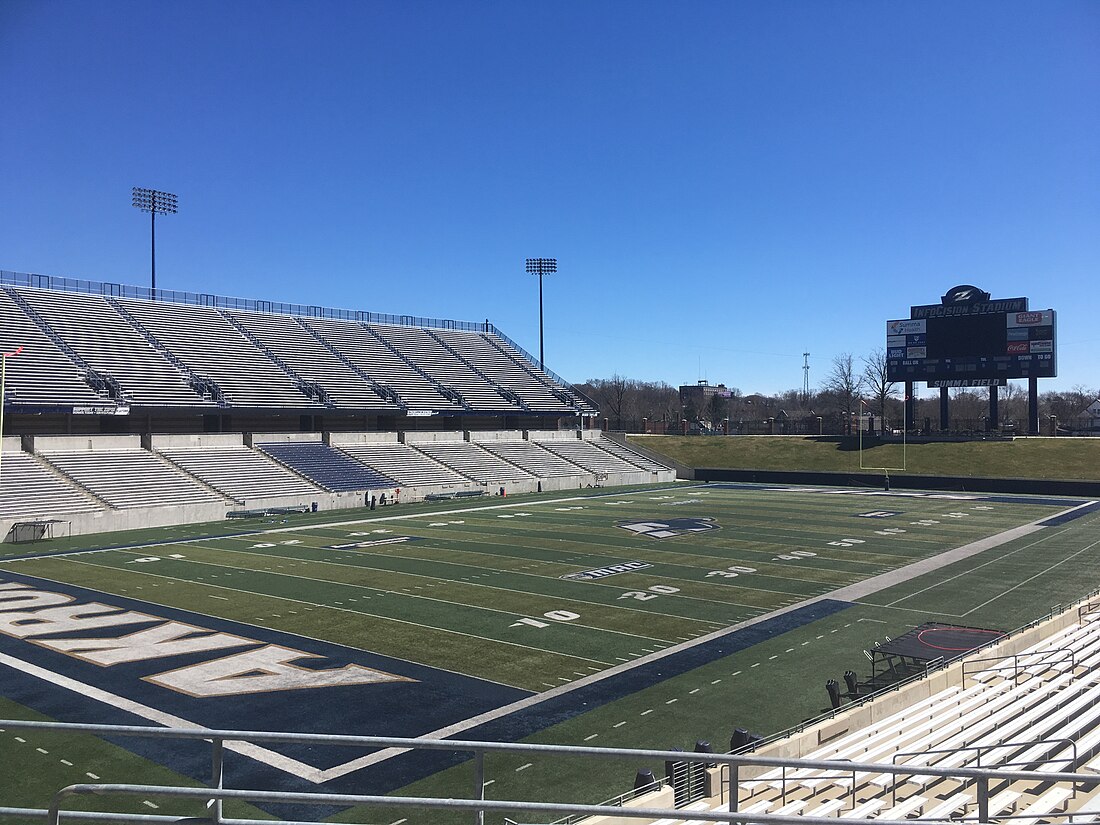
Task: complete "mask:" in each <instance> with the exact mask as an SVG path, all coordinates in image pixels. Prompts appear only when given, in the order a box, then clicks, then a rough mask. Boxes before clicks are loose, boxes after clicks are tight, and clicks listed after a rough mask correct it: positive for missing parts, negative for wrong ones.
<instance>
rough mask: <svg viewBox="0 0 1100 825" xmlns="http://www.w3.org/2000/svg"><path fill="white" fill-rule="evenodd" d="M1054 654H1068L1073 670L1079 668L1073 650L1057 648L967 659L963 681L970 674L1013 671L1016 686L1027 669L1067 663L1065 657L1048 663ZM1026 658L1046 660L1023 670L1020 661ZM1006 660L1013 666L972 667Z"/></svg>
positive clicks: (1030, 663) (964, 663) (1025, 666)
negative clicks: (1048, 655)
mask: <svg viewBox="0 0 1100 825" xmlns="http://www.w3.org/2000/svg"><path fill="white" fill-rule="evenodd" d="M1052 653H1068V654H1069V666H1070V667H1071V668H1074V667H1077V655H1076V653H1075V652H1074V650H1073V648H1069V647H1055V648H1051V649H1050V650H1041V651H1036V652H1034V653H1012V654H1009V655H1005V656H986V657H984V658H982V659H967V660H966V661H965V662H963V669H962V680H963V682H965V681H966V677H967V674H968V672H969V673H970V674H973V673H978V672H982V671H987V672H990V673H997V672H999V671H1002V670H1011V671H1012V681H1013V682H1015V683H1016V684H1019V681H1020V674H1021V671H1022V670H1024V669H1026V668H1033V667H1046V666H1050V665H1056V664H1059V663H1061V662H1064V661H1065V657H1063V658H1062V659H1056V660H1055V659H1051V660H1049V661H1048V660H1047V659H1046V658H1045V657H1046V656H1047V654H1052ZM1025 656H1043V657H1044V658H1042V659H1040V660H1039V661H1037V662H1029V663H1028V664H1026V665H1024V666H1023V667H1022V668H1021V666H1020V659H1021V658H1023V657H1025ZM1005 659H1012V664H1011V665H1005V666H1004V667H977V668H971V665H980V664H982V663H983V662H1003V661H1004V660H1005Z"/></svg>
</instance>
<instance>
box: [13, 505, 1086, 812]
mask: <svg viewBox="0 0 1100 825" xmlns="http://www.w3.org/2000/svg"><path fill="white" fill-rule="evenodd" d="M882 492H883V491H869V490H862V491H856V490H844V491H839V490H827V489H808V488H783V487H765V486H759V487H754V486H738V485H702V486H691V485H673V486H669V487H667V488H645V489H641V490H637V489H633V490H585V491H577V492H576V493H573V492H569V493H557V494H551V493H547V494H541V495H532V496H525V497H518V498H515V499H513V498H511V497H509V498H508V499H499V498H496V499H492V500H478V501H467V502H464V503H462V502H449V503H445V504H436V505H425V504H420V505H407V506H405V505H402V506H398V507H390V508H385V509H382V510H378V511H373V512H371V511H346V512H340V513H329V514H324V513H321V514H316V515H311V516H307V517H301V519H300V520H295V518H293V517H292V518H289V519H284V520H281V521H277V522H276V521H268V522H249V523H233V524H227V525H218V526H214V527H209V526H208V527H207V528H172V529H171V530H159V531H148V533H143V534H136V535H130V536H126V537H124V540H125V541H127V542H128V543H129V545H130V546H127V547H118V548H114V549H111V547H110V544H111V543H113V542H116V541H119V540H120V539H119V537H116V536H96V537H84V538H78V539H71V540H67V541H58V542H53V543H50V544H49V545H33V546H30V547H33V550H31V551H30V552H28V546H19V547H13V546H11V545H4V550H3V554H4V556H5V557H6V558H3V559H0V579H3V578H4V574H5V573H8V574H19V575H21V576H31V577H35V579H36V580H45V581H48V582H56V583H65V584H71V585H77V586H80V587H83V588H87V589H90V590H92V591H96V592H98V593H102V594H109V595H113V596H120V597H125V598H127V599H134V600H138V601H140V602H143V603H147V604H149V605H151V606H158V605H159V606H164V607H170V608H180V609H183V610H187V611H191V612H192V613H194V614H196V615H198V616H204V617H211V618H212V619H225V620H230V621H233V622H237V623H240V624H241V625H247V626H251V627H253V628H266V629H270V630H272V631H282V632H285V633H290V634H296V635H297V636H299V637H305V638H306V639H312V640H321V641H325V642H332V643H336V644H339V645H345V646H348V647H350V648H354V649H359V650H365V651H370V652H372V653H376V654H381V655H383V656H388V657H393V658H394V659H397V660H402V661H405V662H411V663H415V664H417V665H422V666H426V667H428V668H432V669H437V670H438V671H439V672H441V673H446V674H457V675H460V676H463V677H475V678H476V679H479V680H484V681H485V682H487V683H491V684H493V685H497V686H502V687H503V688H507V689H510V690H518V691H523V692H526V693H530V694H537V695H542V694H546V695H547V696H552V697H554V700H555V701H556V702H557V703H558V705H556V707H559V708H566V709H567V712H564V713H562V714H560V715H559V716H556V717H554V718H553V719H551V720H550V722H549V723H547V724H546V725H544V726H542V727H541V728H539V729H537V730H527V731H524V736H523V737H522V738H523V739H524V741H531V742H553V743H558V744H586V745H595V746H614V747H632V746H633V747H673V746H677V747H684V748H687V749H691V748H692V746H693V745H694V743H695V741H696V740H707V741H710V742H712V743H714V745H715V747H716V749H722V750H724V749H725V747H726V744H727V742H728V739H729V735H730V732H731V730H732V729H733V728H735V727H746V728H750V729H752V730H754V731H757V732H760V733H762V734H770V733H773V732H775V731H778V730H781V729H783V728H786V727H788V726H790V725H794V724H797V723H799V722H800V721H801V720H803V719H807V718H810V717H813V716H815V715H817V714H818V713H820V712H821V711H822V710H824V709H825V707H826V705H827V701H826V694H825V691H824V683H825V681H826V679H829V678H837V679H839V678H840V676H841V674H842V673H843V671H844V670H846V669H849V668H850V669H853V670H856V671H857V672H860V673H861V675H866V671H867V665H868V663H867V660H866V658H865V657H864V654H863V651H864V650H865V649H866V648H869V647H870V646H872V645H873V644H874V643H875V642H876V641H878V640H880V639H884V638H885V637H887V636H897V635H900V634H901V633H904V632H905V631H906V630H908V629H910V628H912V627H915V626H916V625H918V624H920V623H922V622H924V621H929V620H934V621H941V622H946V623H952V624H960V625H968V626H977V627H988V628H995V629H1001V630H1009V629H1013V628H1015V627H1018V626H1020V625H1022V624H1024V623H1026V622H1028V621H1031V620H1033V619H1035V618H1036V617H1038V616H1040V615H1043V614H1044V613H1046V612H1048V611H1049V610H1050V609H1051V608H1052V607H1053V606H1055V605H1058V604H1061V603H1068V602H1069V601H1071V600H1073V599H1076V598H1080V597H1082V596H1084V595H1087V594H1088V593H1090V592H1092V591H1093V590H1094V589H1095V588H1096V587H1097V586H1098V585H1100V577H1098V576H1097V575H1096V572H1095V571H1096V569H1097V567H1096V565H1097V562H1098V561H1100V540H1098V536H1097V529H1096V528H1097V526H1098V525H1100V518H1098V515H1097V513H1096V512H1094V511H1091V512H1086V514H1085V515H1083V516H1082V517H1080V518H1077V519H1075V520H1069V521H1066V522H1065V523H1062V524H1057V525H1055V526H1048V527H1041V528H1038V529H1032V530H1024V531H1020V532H1019V534H1018V535H1017V534H1015V533H1012V532H1010V531H1013V530H1015V529H1017V528H1020V527H1021V526H1023V525H1029V524H1033V523H1036V522H1041V521H1043V520H1046V519H1050V518H1051V517H1054V516H1056V515H1058V514H1059V513H1062V512H1064V511H1066V510H1070V509H1071V508H1073V507H1076V506H1079V505H1081V504H1082V503H1083V502H1082V501H1081V500H1072V501H1071V500H1061V501H1059V500H1055V499H1035V498H1028V497H1011V496H985V495H981V494H974V495H947V494H944V495H932V494H911V493H905V492H902V493H897V492H896V491H895V493H894V494H890V495H885V494H882ZM228 531H236V534H225V535H216V536H210V534H211V533H213V532H222V533H228ZM199 535H207V536H209V537H206V538H191V537H192V536H199ZM967 547H970V551H969V552H964V553H961V554H959V557H958V559H957V560H955V561H953V562H951V563H949V564H945V565H942V566H936V565H932V566H930V567H929V568H928V569H927V570H924V571H922V572H921V573H920V575H916V574H915V573H913V572H912V571H907V570H905V569H904V568H906V566H908V565H911V564H913V563H914V562H918V561H921V560H930V559H933V558H935V557H938V556H941V554H943V553H945V552H946V551H953V550H956V549H957V548H967ZM51 553H52V554H54V555H49V554H51ZM892 571H898V572H897V575H896V578H895V579H890V578H887V577H884V574H890V573H891V572H892ZM875 577H879V578H877V579H876V578H875ZM868 580H874V584H873V585H870V586H865V587H864V589H863V590H862V591H852V590H847V591H845V590H843V588H849V587H850V586H852V585H856V584H857V583H859V582H866V581H868ZM836 591H840V593H839V594H837V595H836V596H835V598H837V599H840V600H841V602H842V603H838V604H837V606H836V607H834V608H833V609H832V612H830V613H828V615H821V616H819V617H816V618H812V619H811V620H792V621H791V622H790V623H788V624H787V625H783V624H782V623H780V624H779V625H777V627H778V629H777V630H776V631H775V632H773V633H771V634H770V635H768V636H767V637H766V638H760V639H758V640H756V641H754V642H753V643H752V644H748V645H744V646H742V647H741V648H740V649H733V648H734V647H737V646H736V645H734V646H732V647H731V648H730V650H729V652H728V653H724V654H722V655H710V656H708V657H703V658H702V659H700V660H699V661H698V663H697V664H695V665H693V666H691V667H687V668H684V667H680V668H679V669H677V668H670V669H669V671H668V674H667V678H663V677H662V678H654V677H653V668H652V667H650V666H651V665H654V663H657V666H658V667H659V664H660V663H661V662H662V661H668V662H673V661H677V660H675V659H674V658H672V657H675V656H678V655H680V656H682V655H684V654H685V652H688V654H690V652H691V651H695V650H702V649H704V648H703V647H702V646H705V645H714V644H718V643H720V642H721V640H728V639H733V638H738V637H737V636H736V634H737V633H738V632H742V631H740V630H734V631H731V630H730V629H731V628H741V627H746V628H750V629H751V628H752V627H754V626H756V625H755V624H754V623H756V622H762V621H768V620H772V619H773V618H774V617H771V618H769V614H773V613H774V612H776V611H784V610H787V611H795V612H794V613H789V614H788V615H790V616H799V615H802V614H800V613H798V612H797V611H798V608H799V605H803V604H805V603H807V602H808V601H810V600H814V599H819V598H821V597H826V596H829V595H830V594H835V593H836ZM852 593H857V595H858V598H851V594H852ZM845 594H848V596H849V597H848V598H845ZM830 603H831V602H830ZM716 640H718V641H716ZM665 657H669V658H665ZM642 666H646V667H650V669H649V670H647V671H645V672H646V673H648V674H649V675H648V676H647V677H646V678H639V680H638V683H637V685H636V689H633V688H630V687H629V679H630V678H631V674H632V673H633V672H635V671H634V670H633V668H635V667H638V668H639V670H637V672H638V673H642V670H641V669H640V668H641V667H642ZM2 673H3V668H2V667H0V674H2ZM605 678H606V679H607V680H608V681H607V684H611V683H612V681H611V680H612V679H614V680H616V681H615V682H614V684H616V685H618V686H619V687H618V693H615V695H614V696H612V697H611V698H609V699H607V700H601V701H591V697H592V696H593V695H595V694H593V692H592V691H593V690H595V689H596V688H594V687H593V686H594V685H599V684H600V683H601V680H602V679H605ZM624 683H625V684H627V685H628V688H627V689H623V687H622V686H623V685H624ZM574 687H576V688H577V692H576V696H577V697H578V701H577V704H578V706H577V707H574V708H569V707H568V702H569V697H570V695H571V691H572V690H573V688H574ZM582 687H583V688H584V689H585V690H586V691H587V692H582V691H581V690H580V689H581V688H582ZM0 692H2V691H0ZM298 695H300V694H294V693H288V695H287V698H286V702H287V703H290V705H288V707H290V706H294V704H293V703H294V702H295V699H296V696H298ZM581 697H583V698H585V699H586V700H589V701H591V704H590V705H584V706H581ZM239 701H242V702H245V701H246V700H245V699H241V700H239ZM28 704H29V703H28ZM242 707H247V705H243V706H242ZM295 707H296V710H295V711H294V712H295V713H300V712H302V711H301V709H300V707H297V706H295ZM387 712H388V711H387V709H386V708H384V707H383V708H379V713H383V714H384V713H387ZM402 712H408V709H407V708H405V709H403V710H402ZM244 715H245V716H247V713H245V714H244ZM0 718H42V716H40V715H38V714H37V713H36V711H35V709H33V708H29V707H26V706H25V704H22V703H20V704H17V703H15V702H13V701H11V700H5V699H3V698H0ZM66 720H67V721H76V720H75V719H73V718H70V717H66ZM457 721H459V722H461V720H457ZM242 726H244V725H242ZM247 726H249V727H258V728H263V727H265V726H264V725H262V724H255V723H254V724H249V725H247ZM267 727H274V728H277V727H279V726H278V725H277V724H269V725H267ZM459 729H460V730H461V724H460V725H459ZM335 732H358V731H335ZM424 733H430V731H417V732H416V733H414V734H411V735H421V734H424ZM456 735H457V736H459V737H460V738H461V737H462V736H463V734H462V733H461V732H459V733H457V734H456ZM18 739H19V740H22V741H17V739H16V734H14V732H11V731H8V732H4V733H2V734H0V759H3V760H5V763H7V760H8V759H9V758H12V757H13V756H16V755H19V756H21V758H22V759H23V760H29V761H22V762H20V764H21V765H24V766H25V767H24V769H23V770H21V771H20V772H19V773H18V774H17V775H16V776H14V777H12V778H10V779H5V780H0V805H20V806H39V805H45V804H46V801H45V797H46V796H47V795H48V793H49V792H50V791H52V790H53V789H55V788H56V787H58V786H60V785H62V784H65V783H66V782H71V781H87V775H91V774H94V775H95V776H98V777H102V778H103V779H104V781H108V780H111V779H114V780H115V781H123V780H122V779H121V777H122V775H125V776H126V779H125V780H124V781H137V780H138V779H142V778H145V779H148V781H154V780H155V781H164V780H165V778H166V777H174V778H173V779H172V781H177V782H180V781H182V782H188V783H190V784H193V782H191V780H187V779H181V778H180V777H175V776H174V774H172V772H171V771H168V770H167V769H165V768H162V767H160V766H157V765H155V764H153V762H155V759H154V760H146V759H143V758H142V757H138V756H135V755H132V754H130V753H128V752H126V751H124V750H122V749H121V748H118V747H116V746H115V745H109V744H106V743H101V742H99V740H95V739H92V738H91V737H68V738H62V737H58V736H57V735H51V736H49V737H47V736H46V735H44V734H41V733H32V734H27V733H24V734H18ZM47 739H48V740H49V741H48V742H47V741H46V740H47ZM37 740H41V741H37ZM40 751H46V753H41V752H40ZM61 751H66V752H68V753H70V754H78V756H77V757H76V758H74V757H73V756H72V755H69V756H65V757H60V756H58V755H57V754H58V753H59V752H61ZM66 763H68V764H66ZM527 763H528V760H525V759H522V758H520V757H516V758H511V757H504V756H500V757H494V758H493V759H492V760H491V763H490V765H489V774H488V775H489V776H490V777H491V780H490V782H491V785H490V787H488V788H487V790H486V793H487V795H488V796H491V797H494V798H540V797H542V798H545V796H546V794H547V793H548V792H550V791H552V792H553V794H554V795H555V796H556V798H559V799H560V798H567V799H570V800H573V801H579V802H597V801H600V800H602V799H605V798H608V797H610V796H612V795H614V794H616V793H618V792H621V791H622V790H625V789H626V788H627V787H628V786H629V784H630V781H631V779H632V778H633V775H634V771H635V770H636V768H637V767H640V766H637V765H627V764H619V763H616V762H600V763H597V762H592V761H583V762H577V763H567V762H552V763H549V764H546V765H539V766H536V767H532V766H531V765H529V764H527ZM650 767H652V768H653V769H654V770H655V772H658V773H659V768H660V766H657V765H653V766H650ZM372 770H376V768H375V767H368V768H365V769H364V772H368V771H372ZM112 774H114V775H112ZM470 775H471V768H470V766H469V765H468V764H467V765H458V766H456V767H451V768H448V769H446V770H443V771H441V772H439V773H436V774H434V775H431V776H427V777H424V778H421V779H417V780H416V781H415V782H413V783H412V784H411V785H406V786H405V787H404V788H402V789H398V790H401V791H402V792H403V793H409V794H417V795H419V794H444V795H462V796H468V795H469V792H470V789H469V784H470ZM317 789H318V790H324V789H325V788H324V787H318V788H317ZM150 802H151V801H150ZM98 804H101V805H102V804H103V802H102V800H99V801H98ZM153 804H157V805H158V808H157V810H158V812H161V811H172V812H176V811H178V812H180V813H193V812H194V811H193V809H191V808H188V807H187V806H186V804H185V803H163V804H161V803H153ZM119 806H120V807H126V806H137V807H132V809H133V810H143V809H142V808H141V803H139V802H137V801H129V802H124V803H119ZM144 810H145V812H148V811H149V810H150V807H149V806H148V805H147V806H146V807H145V808H144ZM240 810H248V809H245V808H241V809H240ZM253 813H254V812H253ZM330 813H331V812H330ZM331 818H334V819H337V820H348V821H352V820H355V821H377V822H385V823H392V822H397V821H398V820H401V819H404V818H407V819H409V821H412V822H416V821H427V819H428V817H427V816H424V818H422V819H418V815H417V814H412V813H409V812H401V811H380V810H374V811H369V812H368V811H365V810H355V809H352V810H348V811H344V812H341V813H337V814H335V816H334V817H331ZM441 818H446V817H440V816H439V815H431V819H432V821H438V820H439V819H441ZM456 821H457V819H456Z"/></svg>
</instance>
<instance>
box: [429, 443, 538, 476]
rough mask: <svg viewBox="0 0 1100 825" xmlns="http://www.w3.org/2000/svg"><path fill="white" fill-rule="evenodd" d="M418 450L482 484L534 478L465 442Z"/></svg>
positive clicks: (430, 445)
mask: <svg viewBox="0 0 1100 825" xmlns="http://www.w3.org/2000/svg"><path fill="white" fill-rule="evenodd" d="M416 448H417V449H418V450H420V451H421V452H424V453H426V454H427V455H429V456H430V457H431V458H433V459H435V460H436V461H438V462H440V463H441V464H445V465H447V466H448V467H451V468H452V469H454V470H456V471H458V472H459V473H462V475H464V476H469V477H470V478H472V479H474V480H475V481H479V482H481V483H482V484H505V483H509V482H513V481H525V480H527V479H531V478H534V476H533V475H532V474H531V473H528V472H527V471H525V470H521V469H520V468H519V467H516V466H515V465H514V464H510V463H509V462H507V461H505V460H504V459H502V458H500V457H499V456H496V455H493V454H492V453H491V452H489V451H488V450H486V449H484V448H483V447H482V446H480V445H478V444H472V443H469V442H466V441H429V442H425V443H422V444H417V445H416Z"/></svg>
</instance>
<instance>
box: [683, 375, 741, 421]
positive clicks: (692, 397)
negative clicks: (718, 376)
mask: <svg viewBox="0 0 1100 825" xmlns="http://www.w3.org/2000/svg"><path fill="white" fill-rule="evenodd" d="M715 395H717V396H719V397H720V398H729V397H730V391H729V390H728V389H727V388H726V385H725V384H708V383H707V382H706V381H705V380H703V381H698V382H696V383H694V384H683V385H681V386H680V406H682V407H690V408H691V409H693V410H695V411H696V412H697V413H698V414H700V415H704V414H705V413H706V410H707V404H709V403H710V399H711V398H712V397H713V396H715Z"/></svg>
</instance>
